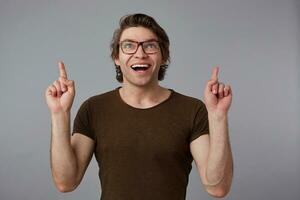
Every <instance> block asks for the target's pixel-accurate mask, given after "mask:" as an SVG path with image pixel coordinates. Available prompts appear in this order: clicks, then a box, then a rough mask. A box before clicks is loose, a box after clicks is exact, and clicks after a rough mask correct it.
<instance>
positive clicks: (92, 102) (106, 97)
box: [82, 89, 116, 108]
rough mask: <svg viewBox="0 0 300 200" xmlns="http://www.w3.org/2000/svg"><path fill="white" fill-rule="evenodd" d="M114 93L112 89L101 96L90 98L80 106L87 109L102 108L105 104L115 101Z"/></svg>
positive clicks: (114, 90)
mask: <svg viewBox="0 0 300 200" xmlns="http://www.w3.org/2000/svg"><path fill="white" fill-rule="evenodd" d="M115 93H116V89H113V90H110V91H107V92H104V93H101V94H96V95H93V96H90V97H88V98H86V99H84V100H83V102H82V106H84V107H88V108H90V107H92V108H95V107H103V106H105V104H107V103H111V102H113V101H114V100H115V99H116V98H115V97H116V95H115Z"/></svg>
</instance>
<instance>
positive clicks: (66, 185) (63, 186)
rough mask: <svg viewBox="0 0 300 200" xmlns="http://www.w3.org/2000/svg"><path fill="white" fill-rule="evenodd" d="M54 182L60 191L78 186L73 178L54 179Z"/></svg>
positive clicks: (71, 189) (67, 190)
mask: <svg viewBox="0 0 300 200" xmlns="http://www.w3.org/2000/svg"><path fill="white" fill-rule="evenodd" d="M54 183H55V186H56V188H57V190H58V191H60V192H62V193H67V192H72V191H74V190H75V189H76V188H77V186H78V184H76V181H74V180H69V181H66V180H64V181H63V180H58V179H54Z"/></svg>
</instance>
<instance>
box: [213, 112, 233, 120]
mask: <svg viewBox="0 0 300 200" xmlns="http://www.w3.org/2000/svg"><path fill="white" fill-rule="evenodd" d="M208 118H209V119H211V120H217V121H223V120H227V118H228V115H227V113H224V112H208Z"/></svg>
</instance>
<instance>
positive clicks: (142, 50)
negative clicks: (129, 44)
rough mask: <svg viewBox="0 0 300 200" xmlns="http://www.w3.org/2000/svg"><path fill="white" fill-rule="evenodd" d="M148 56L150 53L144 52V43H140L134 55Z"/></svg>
mask: <svg viewBox="0 0 300 200" xmlns="http://www.w3.org/2000/svg"><path fill="white" fill-rule="evenodd" d="M147 56H148V54H146V53H145V52H144V49H143V47H142V45H139V46H138V48H137V50H136V52H135V54H134V57H136V58H145V57H147Z"/></svg>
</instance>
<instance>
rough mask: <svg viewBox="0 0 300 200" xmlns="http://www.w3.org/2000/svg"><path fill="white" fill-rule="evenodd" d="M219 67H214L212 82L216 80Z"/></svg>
mask: <svg viewBox="0 0 300 200" xmlns="http://www.w3.org/2000/svg"><path fill="white" fill-rule="evenodd" d="M218 73H219V67H214V68H213V71H212V75H211V79H212V80H218Z"/></svg>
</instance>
